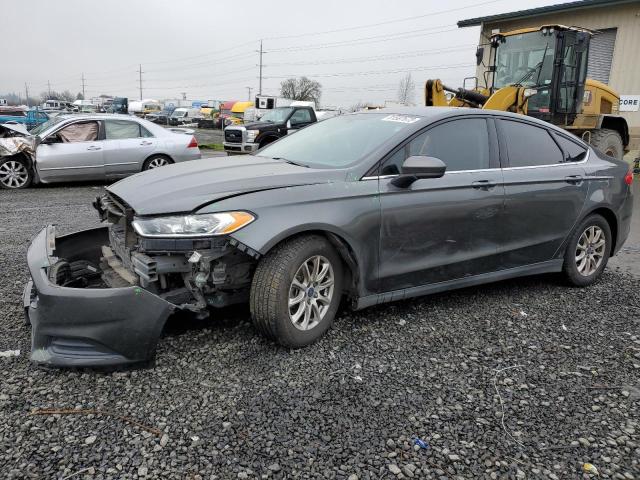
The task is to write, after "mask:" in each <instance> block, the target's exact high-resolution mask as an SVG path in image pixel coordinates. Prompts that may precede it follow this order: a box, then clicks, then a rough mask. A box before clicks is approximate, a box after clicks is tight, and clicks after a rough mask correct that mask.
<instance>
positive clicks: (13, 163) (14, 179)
mask: <svg viewBox="0 0 640 480" xmlns="http://www.w3.org/2000/svg"><path fill="white" fill-rule="evenodd" d="M31 183H33V170H32V169H31V166H30V165H29V162H28V161H27V160H26V159H25V158H24V157H22V156H21V155H17V156H13V157H8V158H4V159H2V160H0V188H4V189H7V190H19V189H21V188H27V187H29V186H30V185H31Z"/></svg>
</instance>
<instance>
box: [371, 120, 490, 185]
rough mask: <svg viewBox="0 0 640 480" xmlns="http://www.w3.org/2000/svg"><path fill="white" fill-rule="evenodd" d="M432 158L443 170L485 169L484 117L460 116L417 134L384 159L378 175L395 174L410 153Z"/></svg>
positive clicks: (486, 147)
mask: <svg viewBox="0 0 640 480" xmlns="http://www.w3.org/2000/svg"><path fill="white" fill-rule="evenodd" d="M414 155H422V156H426V157H436V158H439V159H440V160H442V161H443V162H444V163H445V165H446V166H447V172H456V171H461V170H481V169H486V168H489V166H490V160H489V133H488V131H487V122H486V120H485V119H484V118H462V119H460V120H454V121H451V122H446V123H442V124H440V125H436V126H435V127H432V128H430V129H428V130H427V131H426V132H424V133H421V134H420V135H418V136H417V137H416V138H414V139H413V140H411V142H409V143H408V144H407V145H406V146H405V147H404V148H402V149H400V150H399V151H398V152H396V153H395V154H394V155H392V156H391V157H390V158H389V159H388V160H387V161H385V163H384V165H383V166H382V169H381V171H380V175H397V174H399V173H400V172H401V168H402V164H403V163H404V161H405V160H406V159H407V158H408V157H411V156H414Z"/></svg>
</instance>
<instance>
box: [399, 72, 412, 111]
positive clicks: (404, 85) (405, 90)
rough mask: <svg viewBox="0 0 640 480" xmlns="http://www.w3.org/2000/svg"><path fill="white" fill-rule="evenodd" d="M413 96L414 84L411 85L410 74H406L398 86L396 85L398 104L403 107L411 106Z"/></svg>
mask: <svg viewBox="0 0 640 480" xmlns="http://www.w3.org/2000/svg"><path fill="white" fill-rule="evenodd" d="M415 96H416V84H415V83H413V79H412V78H411V74H410V73H407V75H406V76H405V77H404V78H403V79H402V80H400V84H399V85H398V103H401V104H403V105H412V104H413V99H414V98H415Z"/></svg>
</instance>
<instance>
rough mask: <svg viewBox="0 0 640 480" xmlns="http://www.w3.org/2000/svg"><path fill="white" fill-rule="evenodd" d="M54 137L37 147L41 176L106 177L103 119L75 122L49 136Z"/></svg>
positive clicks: (49, 178)
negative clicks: (101, 121)
mask: <svg viewBox="0 0 640 480" xmlns="http://www.w3.org/2000/svg"><path fill="white" fill-rule="evenodd" d="M51 137H53V140H54V143H51V144H40V145H38V148H37V150H36V166H37V170H38V175H39V176H40V178H41V179H42V180H44V181H45V182H46V181H67V180H97V179H102V178H104V150H103V147H104V144H103V141H102V132H101V130H100V122H98V121H96V120H90V121H78V122H73V123H71V124H68V125H65V126H64V127H62V128H60V129H59V130H56V131H55V132H53V133H52V134H51V135H48V136H47V137H46V138H51Z"/></svg>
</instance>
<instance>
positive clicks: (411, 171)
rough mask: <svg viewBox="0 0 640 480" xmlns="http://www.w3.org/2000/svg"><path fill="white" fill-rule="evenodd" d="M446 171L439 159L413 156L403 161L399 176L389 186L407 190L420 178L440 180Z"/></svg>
mask: <svg viewBox="0 0 640 480" xmlns="http://www.w3.org/2000/svg"><path fill="white" fill-rule="evenodd" d="M446 169H447V166H446V165H445V164H444V162H443V161H442V160H440V159H439V158H435V157H426V156H423V155H414V156H412V157H409V158H407V159H406V160H405V161H404V163H403V164H402V168H401V169H400V170H401V173H400V175H399V176H397V177H395V178H394V179H393V180H392V181H391V184H392V185H395V186H396V187H399V188H407V187H408V186H409V185H411V184H412V183H413V182H415V181H416V180H418V179H421V178H440V177H442V176H443V175H444V172H445V170H446Z"/></svg>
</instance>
